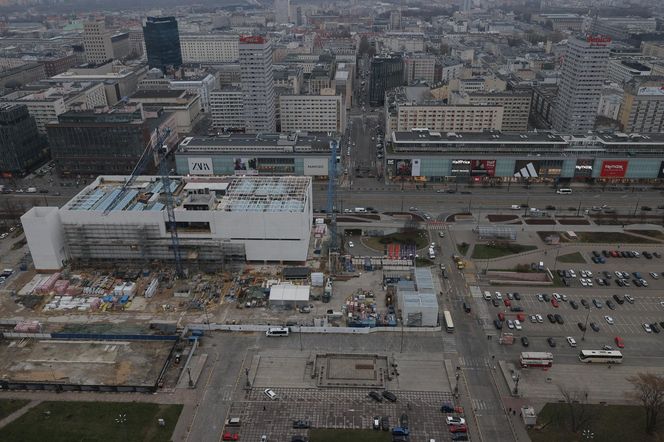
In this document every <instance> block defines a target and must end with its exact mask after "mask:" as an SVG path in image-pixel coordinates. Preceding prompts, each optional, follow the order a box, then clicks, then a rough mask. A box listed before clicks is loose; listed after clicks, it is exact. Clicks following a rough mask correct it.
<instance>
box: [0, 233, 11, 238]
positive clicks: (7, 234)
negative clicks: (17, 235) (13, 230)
mask: <svg viewBox="0 0 664 442" xmlns="http://www.w3.org/2000/svg"><path fill="white" fill-rule="evenodd" d="M8 236H9V233H3V234H2V235H0V239H5V238H7V237H8Z"/></svg>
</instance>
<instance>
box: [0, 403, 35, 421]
mask: <svg viewBox="0 0 664 442" xmlns="http://www.w3.org/2000/svg"><path fill="white" fill-rule="evenodd" d="M29 403H30V401H29V400H27V399H0V419H4V418H6V417H7V416H9V415H10V414H12V413H13V412H15V411H17V410H20V409H21V408H23V407H25V406H26V405H28V404H29Z"/></svg>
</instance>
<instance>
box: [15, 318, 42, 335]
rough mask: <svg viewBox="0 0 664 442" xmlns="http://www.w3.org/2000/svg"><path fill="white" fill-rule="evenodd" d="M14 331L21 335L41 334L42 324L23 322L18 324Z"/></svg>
mask: <svg viewBox="0 0 664 442" xmlns="http://www.w3.org/2000/svg"><path fill="white" fill-rule="evenodd" d="M14 331H15V332H19V333H39V332H41V324H40V323H39V321H22V322H19V323H18V324H16V326H15V327H14Z"/></svg>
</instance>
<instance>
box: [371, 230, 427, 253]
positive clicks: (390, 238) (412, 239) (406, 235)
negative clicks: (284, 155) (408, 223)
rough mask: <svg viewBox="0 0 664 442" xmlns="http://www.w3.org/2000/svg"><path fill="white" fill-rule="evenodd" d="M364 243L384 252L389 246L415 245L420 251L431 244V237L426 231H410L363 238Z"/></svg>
mask: <svg viewBox="0 0 664 442" xmlns="http://www.w3.org/2000/svg"><path fill="white" fill-rule="evenodd" d="M362 241H363V242H364V244H365V245H367V246H369V247H371V248H372V249H374V250H378V251H380V252H382V251H383V249H384V248H385V246H386V245H387V244H415V246H416V247H417V248H418V249H421V248H422V247H424V246H426V245H428V244H429V237H428V236H427V232H426V231H424V230H409V231H407V232H396V233H391V234H389V235H385V236H372V237H369V238H363V239H362Z"/></svg>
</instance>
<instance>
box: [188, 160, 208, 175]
mask: <svg viewBox="0 0 664 442" xmlns="http://www.w3.org/2000/svg"><path fill="white" fill-rule="evenodd" d="M187 163H188V164H189V175H213V174H214V170H213V168H212V158H199V157H194V158H187Z"/></svg>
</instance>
